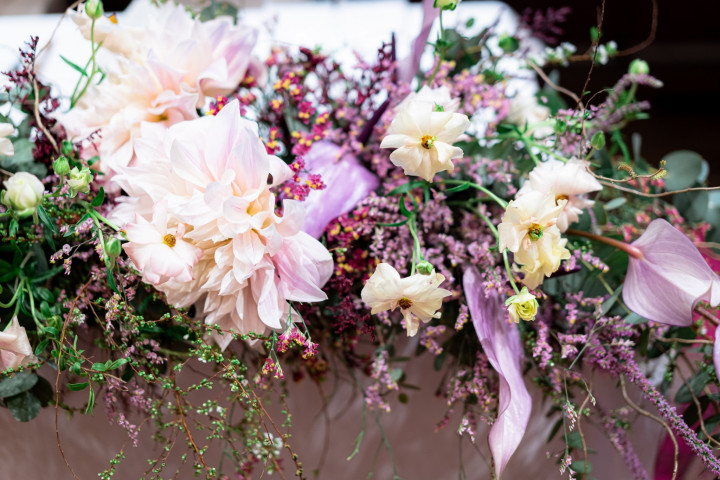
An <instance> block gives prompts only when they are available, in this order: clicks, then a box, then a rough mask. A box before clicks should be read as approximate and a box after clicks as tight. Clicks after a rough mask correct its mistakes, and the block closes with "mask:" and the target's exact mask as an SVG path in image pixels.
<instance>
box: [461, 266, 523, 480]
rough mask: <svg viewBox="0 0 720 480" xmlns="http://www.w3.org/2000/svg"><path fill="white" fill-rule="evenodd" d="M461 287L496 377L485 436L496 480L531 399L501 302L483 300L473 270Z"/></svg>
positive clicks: (520, 352)
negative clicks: (494, 413) (494, 406)
mask: <svg viewBox="0 0 720 480" xmlns="http://www.w3.org/2000/svg"><path fill="white" fill-rule="evenodd" d="M463 287H464V289H465V298H466V300H467V305H468V309H469V310H470V317H471V318H472V321H473V325H474V326H475V331H476V332H477V335H478V338H479V339H480V344H481V345H482V347H483V351H484V352H485V355H487V358H488V361H489V362H490V365H492V366H493V368H494V369H495V370H496V371H497V372H498V374H499V376H500V392H499V394H498V402H499V405H498V417H497V419H496V420H495V423H494V424H493V426H492V428H490V434H489V436H488V443H489V445H490V452H491V453H492V456H493V459H494V460H495V476H496V478H498V479H500V478H502V473H503V470H505V466H506V465H507V463H508V461H509V460H510V457H511V456H512V454H513V453H514V452H515V450H516V449H517V447H518V445H519V444H520V441H521V440H522V438H523V435H525V429H526V428H527V424H528V421H529V419H530V412H531V410H532V399H531V398H530V394H529V393H528V391H527V388H526V387H525V382H523V375H522V364H523V357H524V354H523V348H522V344H521V342H520V333H519V332H518V329H517V327H516V326H515V324H512V323H508V322H507V321H506V320H505V308H504V307H503V302H502V299H500V297H499V296H497V295H495V294H491V295H490V296H489V297H487V298H485V296H484V293H483V288H482V282H481V280H480V274H479V272H478V271H477V269H475V268H474V267H473V268H468V269H467V270H465V274H464V275H463Z"/></svg>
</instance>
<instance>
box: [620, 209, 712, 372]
mask: <svg viewBox="0 0 720 480" xmlns="http://www.w3.org/2000/svg"><path fill="white" fill-rule="evenodd" d="M632 246H633V247H635V250H637V252H635V255H633V254H631V255H630V264H629V265H628V271H627V276H626V277H625V286H624V287H623V300H624V301H625V305H627V307H628V308H629V309H630V310H632V311H633V312H635V313H637V314H638V315H641V316H643V317H645V318H647V319H648V320H652V321H654V322H658V323H665V324H668V325H675V326H678V327H683V326H688V325H690V324H692V312H693V309H694V308H695V305H696V304H697V303H698V302H699V301H706V302H710V304H711V305H713V306H716V305H717V304H718V303H720V277H718V276H717V275H716V274H715V273H714V272H713V271H712V269H711V268H710V266H709V265H708V264H707V262H706V261H705V259H704V258H703V257H702V255H701V254H700V252H699V251H698V249H697V248H695V245H693V243H692V241H690V239H689V238H687V237H686V236H685V235H684V234H683V233H682V232H680V231H679V230H678V229H676V228H675V227H673V226H672V225H670V224H669V223H668V222H667V221H665V220H662V219H657V220H653V221H652V222H650V225H648V227H647V229H646V230H645V233H643V234H642V235H640V238H638V239H637V240H635V241H634V242H633V243H632ZM715 350H716V355H715V357H716V361H715V363H716V364H717V363H718V353H720V352H718V348H716V349H715Z"/></svg>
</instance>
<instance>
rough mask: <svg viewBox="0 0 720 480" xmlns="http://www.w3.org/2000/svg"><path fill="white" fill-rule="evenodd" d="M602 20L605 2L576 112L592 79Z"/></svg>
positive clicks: (603, 6)
mask: <svg viewBox="0 0 720 480" xmlns="http://www.w3.org/2000/svg"><path fill="white" fill-rule="evenodd" d="M604 18H605V0H603V2H602V7H601V8H600V16H599V18H598V26H597V36H596V37H595V40H594V41H593V43H592V49H593V55H592V63H590V70H589V71H588V74H587V78H586V79H585V85H583V88H582V90H581V91H580V97H579V98H578V101H577V104H576V105H575V109H576V110H577V109H578V108H579V107H580V105H581V103H582V98H583V97H584V96H585V91H586V90H587V87H588V85H589V84H590V78H591V77H592V72H593V70H594V69H595V61H596V59H597V53H598V45H599V44H600V36H601V35H602V24H603V19H604ZM583 122H584V118H583Z"/></svg>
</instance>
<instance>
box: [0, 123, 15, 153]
mask: <svg viewBox="0 0 720 480" xmlns="http://www.w3.org/2000/svg"><path fill="white" fill-rule="evenodd" d="M14 131H15V127H13V126H12V125H10V124H9V123H0V155H5V156H6V157H12V156H13V155H15V149H14V148H13V144H12V142H11V141H10V139H9V138H5V137H7V136H9V135H12V133H13V132H14Z"/></svg>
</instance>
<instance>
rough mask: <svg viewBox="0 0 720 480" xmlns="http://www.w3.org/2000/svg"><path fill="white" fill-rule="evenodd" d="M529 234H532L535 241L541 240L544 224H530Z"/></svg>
mask: <svg viewBox="0 0 720 480" xmlns="http://www.w3.org/2000/svg"><path fill="white" fill-rule="evenodd" d="M528 235H529V236H530V240H532V241H533V242H536V241H538V240H540V237H542V235H543V227H542V225H540V224H539V223H533V224H532V225H530V228H528Z"/></svg>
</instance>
